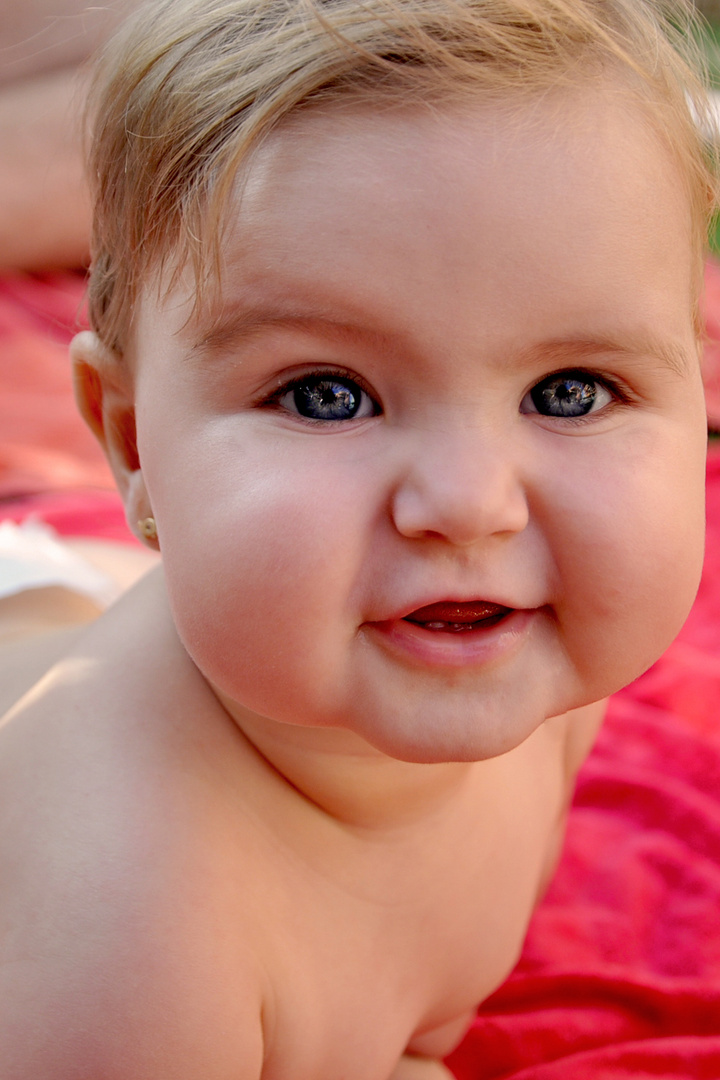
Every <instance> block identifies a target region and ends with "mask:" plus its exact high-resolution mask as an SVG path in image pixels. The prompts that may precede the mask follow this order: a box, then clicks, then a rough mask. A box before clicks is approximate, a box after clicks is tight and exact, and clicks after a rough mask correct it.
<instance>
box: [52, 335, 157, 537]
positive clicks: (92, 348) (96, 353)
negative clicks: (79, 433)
mask: <svg viewBox="0 0 720 1080" xmlns="http://www.w3.org/2000/svg"><path fill="white" fill-rule="evenodd" d="M70 358H71V360H72V369H73V384H74V388H75V399H76V401H77V403H78V408H79V409H80V412H81V414H82V416H83V418H84V419H85V422H86V423H87V425H88V426H89V428H90V430H91V431H92V433H93V434H94V435H95V437H96V439H97V440H98V442H99V443H100V445H101V446H102V448H103V450H104V451H105V456H106V457H107V459H108V461H109V462H110V467H111V468H112V471H113V473H114V474H115V480H116V483H117V486H118V488H119V491H120V494H121V495H122V498H123V501H124V503H125V508H126V512H127V515H128V519H129V520H132V521H133V523H134V521H136V520H137V519H138V517H142V516H144V515H143V505H142V504H143V502H144V501H145V500H146V495H145V492H144V484H143V480H142V473H141V471H140V460H139V458H138V452H137V441H136V435H135V393H134V380H133V376H132V372H131V371H130V369H129V366H128V364H127V363H126V362H125V361H124V359H123V357H122V356H120V355H118V354H117V353H115V352H114V351H113V350H112V349H109V348H107V346H106V345H104V344H103V343H102V341H101V340H100V338H99V337H98V336H97V334H94V333H93V332H92V331H90V330H84V331H83V332H82V333H80V334H78V335H77V336H76V337H75V338H74V339H73V342H72V345H71V346H70ZM136 503H137V504H138V506H136V505H135V504H136ZM145 513H146V514H147V513H149V510H147V509H146V510H145Z"/></svg>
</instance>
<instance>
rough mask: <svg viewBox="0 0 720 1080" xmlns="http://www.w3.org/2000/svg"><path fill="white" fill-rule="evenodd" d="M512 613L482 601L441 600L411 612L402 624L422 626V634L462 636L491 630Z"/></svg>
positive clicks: (509, 610)
mask: <svg viewBox="0 0 720 1080" xmlns="http://www.w3.org/2000/svg"><path fill="white" fill-rule="evenodd" d="M512 610H513V609H512V608H508V607H502V606H501V605H500V604H492V603H489V602H488V601H486V600H467V601H455V600H441V601H440V602H439V603H437V604H427V605H426V606H425V607H421V608H418V609H417V611H411V612H410V614H409V615H406V616H405V621H406V622H411V623H415V625H416V626H422V627H423V629H425V630H438V631H441V632H443V633H445V634H465V633H467V632H468V631H470V630H480V629H484V628H486V627H490V626H494V625H495V624H496V623H498V622H500V620H501V619H504V618H505V616H506V615H509V614H510V612H511V611H512Z"/></svg>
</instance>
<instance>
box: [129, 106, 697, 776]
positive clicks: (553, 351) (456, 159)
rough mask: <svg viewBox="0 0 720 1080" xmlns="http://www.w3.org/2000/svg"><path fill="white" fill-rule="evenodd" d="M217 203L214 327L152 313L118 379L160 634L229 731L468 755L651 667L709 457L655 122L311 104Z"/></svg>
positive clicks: (183, 303)
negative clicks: (134, 448)
mask: <svg viewBox="0 0 720 1080" xmlns="http://www.w3.org/2000/svg"><path fill="white" fill-rule="evenodd" d="M559 117H564V120H563V121H562V122H561V121H560V119H559ZM235 211H236V218H235V219H234V221H233V226H232V230H231V235H230V236H229V239H228V243H227V246H226V257H227V265H228V269H227V272H226V276H225V279H224V284H223V299H222V310H221V312H220V318H219V321H214V316H215V315H217V312H215V313H214V314H213V313H209V312H207V313H205V315H204V318H201V319H200V320H199V321H195V322H193V321H191V322H190V323H186V320H187V318H188V313H189V311H190V306H191V289H190V288H188V290H187V292H186V293H182V292H181V291H178V292H176V293H175V294H174V295H173V296H171V297H170V298H169V299H167V300H166V301H164V302H162V303H160V302H158V301H155V300H153V299H151V298H150V296H148V297H146V298H145V302H144V304H143V308H142V313H141V317H140V322H139V332H138V339H137V345H136V349H137V355H136V357H135V358H134V359H135V364H136V372H137V381H136V401H137V425H138V445H139V452H140V461H141V465H142V472H143V477H144V483H145V485H146V487H147V491H148V495H149V500H150V503H151V505H152V512H153V514H154V516H155V518H156V520H157V524H158V531H159V536H160V544H161V548H162V551H163V555H164V560H165V568H166V574H167V582H168V588H169V592H170V597H171V602H172V606H173V610H174V615H175V619H176V622H177V626H178V629H179V632H180V635H181V637H182V639H183V641H184V642H185V644H186V646H187V648H188V650H189V652H190V654H191V656H192V657H193V659H194V660H195V662H196V663H197V665H198V667H199V668H200V670H201V671H202V672H203V673H204V675H205V676H206V678H207V679H208V680H209V681H210V683H211V684H212V685H213V686H214V687H215V688H216V689H217V690H218V691H219V692H220V694H221V696H222V698H223V700H224V701H225V702H226V703H227V705H228V708H229V709H230V711H231V712H232V713H233V715H234V716H235V717H236V718H237V720H238V722H239V723H240V724H241V725H242V724H243V718H245V719H246V720H248V719H249V718H250V717H251V715H252V722H253V723H254V724H256V723H257V720H256V717H257V716H260V717H263V718H266V719H265V720H264V721H262V722H267V723H268V724H269V725H273V724H274V722H277V721H282V722H287V723H292V724H301V725H309V726H330V727H340V728H346V729H350V730H351V731H353V732H354V733H356V734H360V735H361V736H362V737H363V738H364V739H365V740H367V741H368V742H369V743H371V744H372V745H373V746H374V747H376V748H379V749H380V750H382V751H384V752H386V753H388V754H390V755H392V756H395V757H398V758H402V759H405V760H410V761H439V760H470V759H479V758H484V757H489V756H493V755H496V754H499V753H502V752H504V751H506V750H508V749H510V748H512V747H514V746H516V745H518V744H519V743H520V742H521V741H522V740H524V739H525V738H526V737H527V736H528V735H529V734H530V733H531V732H532V731H533V730H534V729H535V728H536V727H537V726H538V725H539V724H540V723H541V722H542V720H543V719H544V718H546V717H548V716H551V715H555V714H558V713H561V712H564V711H565V710H567V709H569V708H571V707H574V706H577V705H580V704H583V703H587V702H589V701H593V700H597V699H599V698H601V697H603V696H605V695H606V694H608V693H609V692H611V691H614V690H616V689H618V688H619V687H620V686H622V685H623V684H625V683H627V682H628V681H630V680H631V679H633V678H634V677H635V676H636V675H638V674H639V673H640V672H641V671H643V670H644V669H645V668H646V667H647V666H649V665H650V664H651V663H652V662H653V661H654V660H655V659H656V658H657V656H658V655H659V654H660V652H661V651H662V650H663V649H664V648H665V647H666V646H667V645H668V644H669V642H670V641H671V639H672V638H673V636H674V635H675V634H676V633H677V631H678V629H679V628H680V625H681V624H682V622H683V620H684V618H685V616H686V615H687V612H688V610H689V608H690V605H691V603H692V599H693V596H694V593H695V589H696V586H697V581H698V576H699V571H700V565H701V555H702V540H703V482H704V470H703V461H704V449H705V421H704V409H703V399H702V390H701V383H700V378H699V371H698V360H697V349H696V343H695V339H694V333H693V321H692V310H691V307H692V305H691V277H692V259H691V253H690V243H689V229H690V225H689V214H688V208H687V205H686V201H685V199H684V197H683V192H682V186H681V183H680V180H679V179H678V177H677V175H676V174H675V172H674V166H673V165H672V163H671V161H670V159H669V156H668V155H667V154H666V152H665V151H664V149H663V148H662V147H661V145H660V143H659V141H657V140H656V138H655V136H654V135H652V134H650V133H649V132H648V131H647V130H646V128H645V127H644V126H643V124H642V123H641V121H640V120H639V119H637V118H635V116H634V115H633V114H632V113H631V114H630V115H628V112H627V108H626V109H625V111H623V107H622V105H620V104H617V103H616V104H614V105H613V104H612V103H610V102H609V101H603V100H602V99H601V98H600V97H599V95H598V93H597V91H590V90H588V91H587V92H585V93H584V94H579V95H578V96H577V99H576V98H575V96H570V95H569V94H568V97H567V101H565V102H563V101H561V102H560V105H559V107H558V102H557V101H552V100H548V101H547V102H546V103H545V104H543V105H542V106H539V107H538V108H537V109H535V110H533V112H532V113H531V114H530V113H527V112H526V113H525V114H522V113H521V114H520V115H519V117H518V116H513V114H512V113H511V112H510V111H508V113H507V114H506V115H503V114H501V113H499V112H498V111H497V110H495V111H493V110H490V109H487V108H484V107H480V106H478V107H470V106H468V107H467V108H466V109H465V110H464V111H463V110H460V109H449V108H448V109H444V110H443V109H441V110H438V111H435V112H432V111H431V110H429V109H422V108H408V109H406V110H404V111H398V110H396V111H372V110H369V109H366V110H363V109H360V108H358V109H357V110H356V111H353V110H345V111H340V110H336V111H320V110H319V111H317V112H315V113H312V114H306V115H304V116H303V117H300V118H297V119H294V120H293V121H292V123H289V124H286V125H285V127H284V129H281V130H280V131H279V132H278V133H277V134H275V135H274V136H273V137H272V138H271V139H270V140H269V141H268V142H267V143H266V144H265V145H264V146H263V147H262V149H261V150H260V152H259V153H258V154H257V156H256V158H255V160H254V161H253V163H252V166H251V167H250V168H249V171H248V174H247V177H246V183H245V185H244V189H243V192H242V196H241V197H238V200H237V202H236V204H235Z"/></svg>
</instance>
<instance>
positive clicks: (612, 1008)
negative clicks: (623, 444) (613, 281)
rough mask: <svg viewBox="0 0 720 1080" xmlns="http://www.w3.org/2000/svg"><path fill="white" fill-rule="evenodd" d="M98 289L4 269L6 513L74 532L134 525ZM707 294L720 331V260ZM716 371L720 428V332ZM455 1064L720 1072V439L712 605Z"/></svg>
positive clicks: (644, 696)
mask: <svg viewBox="0 0 720 1080" xmlns="http://www.w3.org/2000/svg"><path fill="white" fill-rule="evenodd" d="M81 294H82V281H81V280H80V278H77V277H73V276H70V275H67V276H64V277H58V278H54V279H49V278H23V279H16V280H14V281H11V280H6V281H5V282H2V281H0V387H1V389H0V517H2V516H3V515H5V516H12V517H14V518H15V519H17V520H19V519H21V518H22V517H23V516H25V515H26V514H27V513H28V512H29V511H30V510H32V511H34V512H40V513H41V514H42V516H44V517H45V519H46V520H48V521H50V522H51V523H52V524H54V525H55V526H56V527H57V528H58V529H59V531H61V532H64V533H76V534H85V535H95V536H104V537H108V538H114V539H122V538H124V539H128V540H129V539H130V534H129V533H128V531H127V529H126V527H125V525H124V522H123V516H122V507H121V506H120V502H119V499H118V498H117V496H116V495H115V494H114V493H113V492H112V490H111V478H110V476H109V473H108V470H107V467H106V466H105V464H104V462H103V459H102V457H101V455H100V452H99V450H97V448H96V447H95V445H94V443H93V442H92V440H91V438H90V436H89V435H87V434H86V433H85V431H84V429H83V428H82V426H81V424H80V422H79V421H78V420H77V418H76V416H75V412H74V406H73V404H72V395H71V390H70V382H69V374H68V368H67V362H66V358H65V357H66V348H67V341H68V339H69V336H70V333H71V328H72V327H73V325H74V324H75V321H76V317H77V312H78V309H79V306H80V301H81ZM706 303H707V308H706V314H707V323H708V328H709V332H710V334H711V336H712V337H718V338H720V270H718V269H717V268H716V267H714V266H711V267H710V268H709V270H708V289H707V301H706ZM716 326H717V332H716V331H715V327H716ZM705 378H706V385H707V387H708V414H709V417H710V419H711V421H712V422H714V424H715V426H720V347H718V346H717V345H716V344H714V343H713V342H712V341H711V342H710V343H709V345H708V348H707V349H706V358H705ZM719 447H720V444H719ZM449 1064H450V1066H451V1068H452V1069H453V1071H454V1072H455V1074H456V1076H457V1077H458V1078H460V1080H490V1078H500V1077H503V1078H512V1080H585V1078H588V1080H611V1078H612V1080H621V1078H626V1077H642V1076H652V1077H663V1078H667V1080H670V1078H672V1080H689V1078H691V1077H693V1078H694V1077H698V1078H699V1077H706V1078H708V1080H719V1078H720V448H713V449H711V453H710V460H709V465H708V546H707V558H706V566H705V574H704V578H703V582H702V585H701V588H700V593H699V596H698V599H697V603H696V604H695V607H694V609H693V612H692V614H691V616H690V618H689V620H688V622H687V624H686V626H685V628H684V630H683V632H682V634H681V635H680V637H679V639H678V640H677V641H676V642H675V644H674V645H673V646H671V648H670V649H669V650H668V652H667V653H666V654H665V656H664V657H663V658H662V659H661V660H660V661H659V662H658V663H657V664H656V665H655V666H654V667H653V668H652V669H651V670H650V671H649V672H648V673H647V674H646V675H644V676H643V677H642V678H641V679H639V680H638V681H637V682H636V683H634V684H633V685H632V686H631V687H629V688H628V689H627V690H625V691H623V692H622V693H620V694H618V695H616V697H615V698H614V699H613V701H612V703H611V708H610V715H609V717H608V721H607V723H606V725H605V727H604V729H603V731H602V734H601V735H600V738H599V740H598V744H597V746H596V748H595V750H594V751H593V753H592V755H591V756H590V758H589V759H588V761H587V763H586V764H585V766H584V767H583V769H582V772H581V775H580V779H579V783H578V788H577V794H576V797H575V801H574V804H573V808H572V812H571V815H570V823H569V828H568V839H567V845H566V848H565V853H564V856H563V859H562V862H561V865H560V869H559V871H558V874H557V877H556V878H555V881H554V882H553V884H552V886H551V888H550V890H549V892H548V895H547V897H546V898H545V900H544V901H543V903H542V905H541V906H540V908H539V909H538V911H537V912H536V914H535V917H534V919H533V921H532V925H531V927H530V933H529V935H528V939H527V942H526V945H525V949H524V951H523V955H522V959H521V961H520V963H519V965H518V967H517V969H516V971H515V972H514V973H513V975H512V976H511V977H510V979H509V980H508V981H507V982H506V983H505V985H504V986H503V987H502V988H501V989H500V990H499V991H498V992H497V993H496V994H495V995H494V996H493V997H492V998H491V999H490V1000H489V1001H487V1002H486V1003H485V1004H484V1005H483V1006H482V1008H481V1009H480V1011H479V1014H478V1017H477V1020H476V1022H475V1024H474V1026H473V1028H472V1030H471V1031H470V1033H469V1034H468V1036H467V1038H466V1039H465V1040H464V1042H463V1044H462V1046H461V1047H460V1048H459V1049H458V1050H457V1051H456V1052H455V1053H454V1054H453V1055H452V1057H451V1058H450V1059H449Z"/></svg>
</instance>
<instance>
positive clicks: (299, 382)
mask: <svg viewBox="0 0 720 1080" xmlns="http://www.w3.org/2000/svg"><path fill="white" fill-rule="evenodd" d="M313 379H319V380H322V381H323V382H324V381H326V380H327V381H332V380H333V379H336V380H337V381H338V382H343V383H350V384H352V385H353V386H356V387H357V388H358V389H359V390H361V391H362V393H363V394H365V395H366V396H367V397H368V398H369V399H370V401H371V402H372V405H373V414H372V415H373V416H377V415H379V414H380V413H381V412H382V409H381V408H380V405H379V403H378V401H377V397H376V396H375V394H374V392H373V391H372V390H371V389H370V387H369V386H368V385H367V384H366V383H365V381H364V380H363V379H362V378H361V377H360V376H359V375H357V374H355V373H351V372H349V371H345V370H343V369H342V368H311V369H310V370H308V371H303V372H302V374H300V375H297V376H295V378H293V379H290V380H289V382H285V383H283V384H282V385H281V386H279V387H278V388H277V389H276V390H273V392H272V393H271V394H270V395H269V396H268V397H267V398H265V400H264V401H262V402H261V405H262V406H264V407H266V408H268V407H269V408H278V409H282V408H283V406H282V405H281V401H282V398H284V397H285V396H286V395H287V394H292V393H293V391H294V390H297V389H299V388H300V387H302V386H305V385H307V383H309V382H312V380H313ZM287 411H288V412H290V410H287ZM291 415H294V416H296V417H297V418H298V419H299V420H301V421H303V422H304V423H306V424H314V425H319V426H323V427H325V426H329V425H336V424H340V423H343V422H344V423H348V422H349V420H352V419H355V417H349V418H348V419H346V420H345V421H338V420H323V419H314V418H313V417H309V416H303V415H302V413H291ZM358 419H360V418H358Z"/></svg>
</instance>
